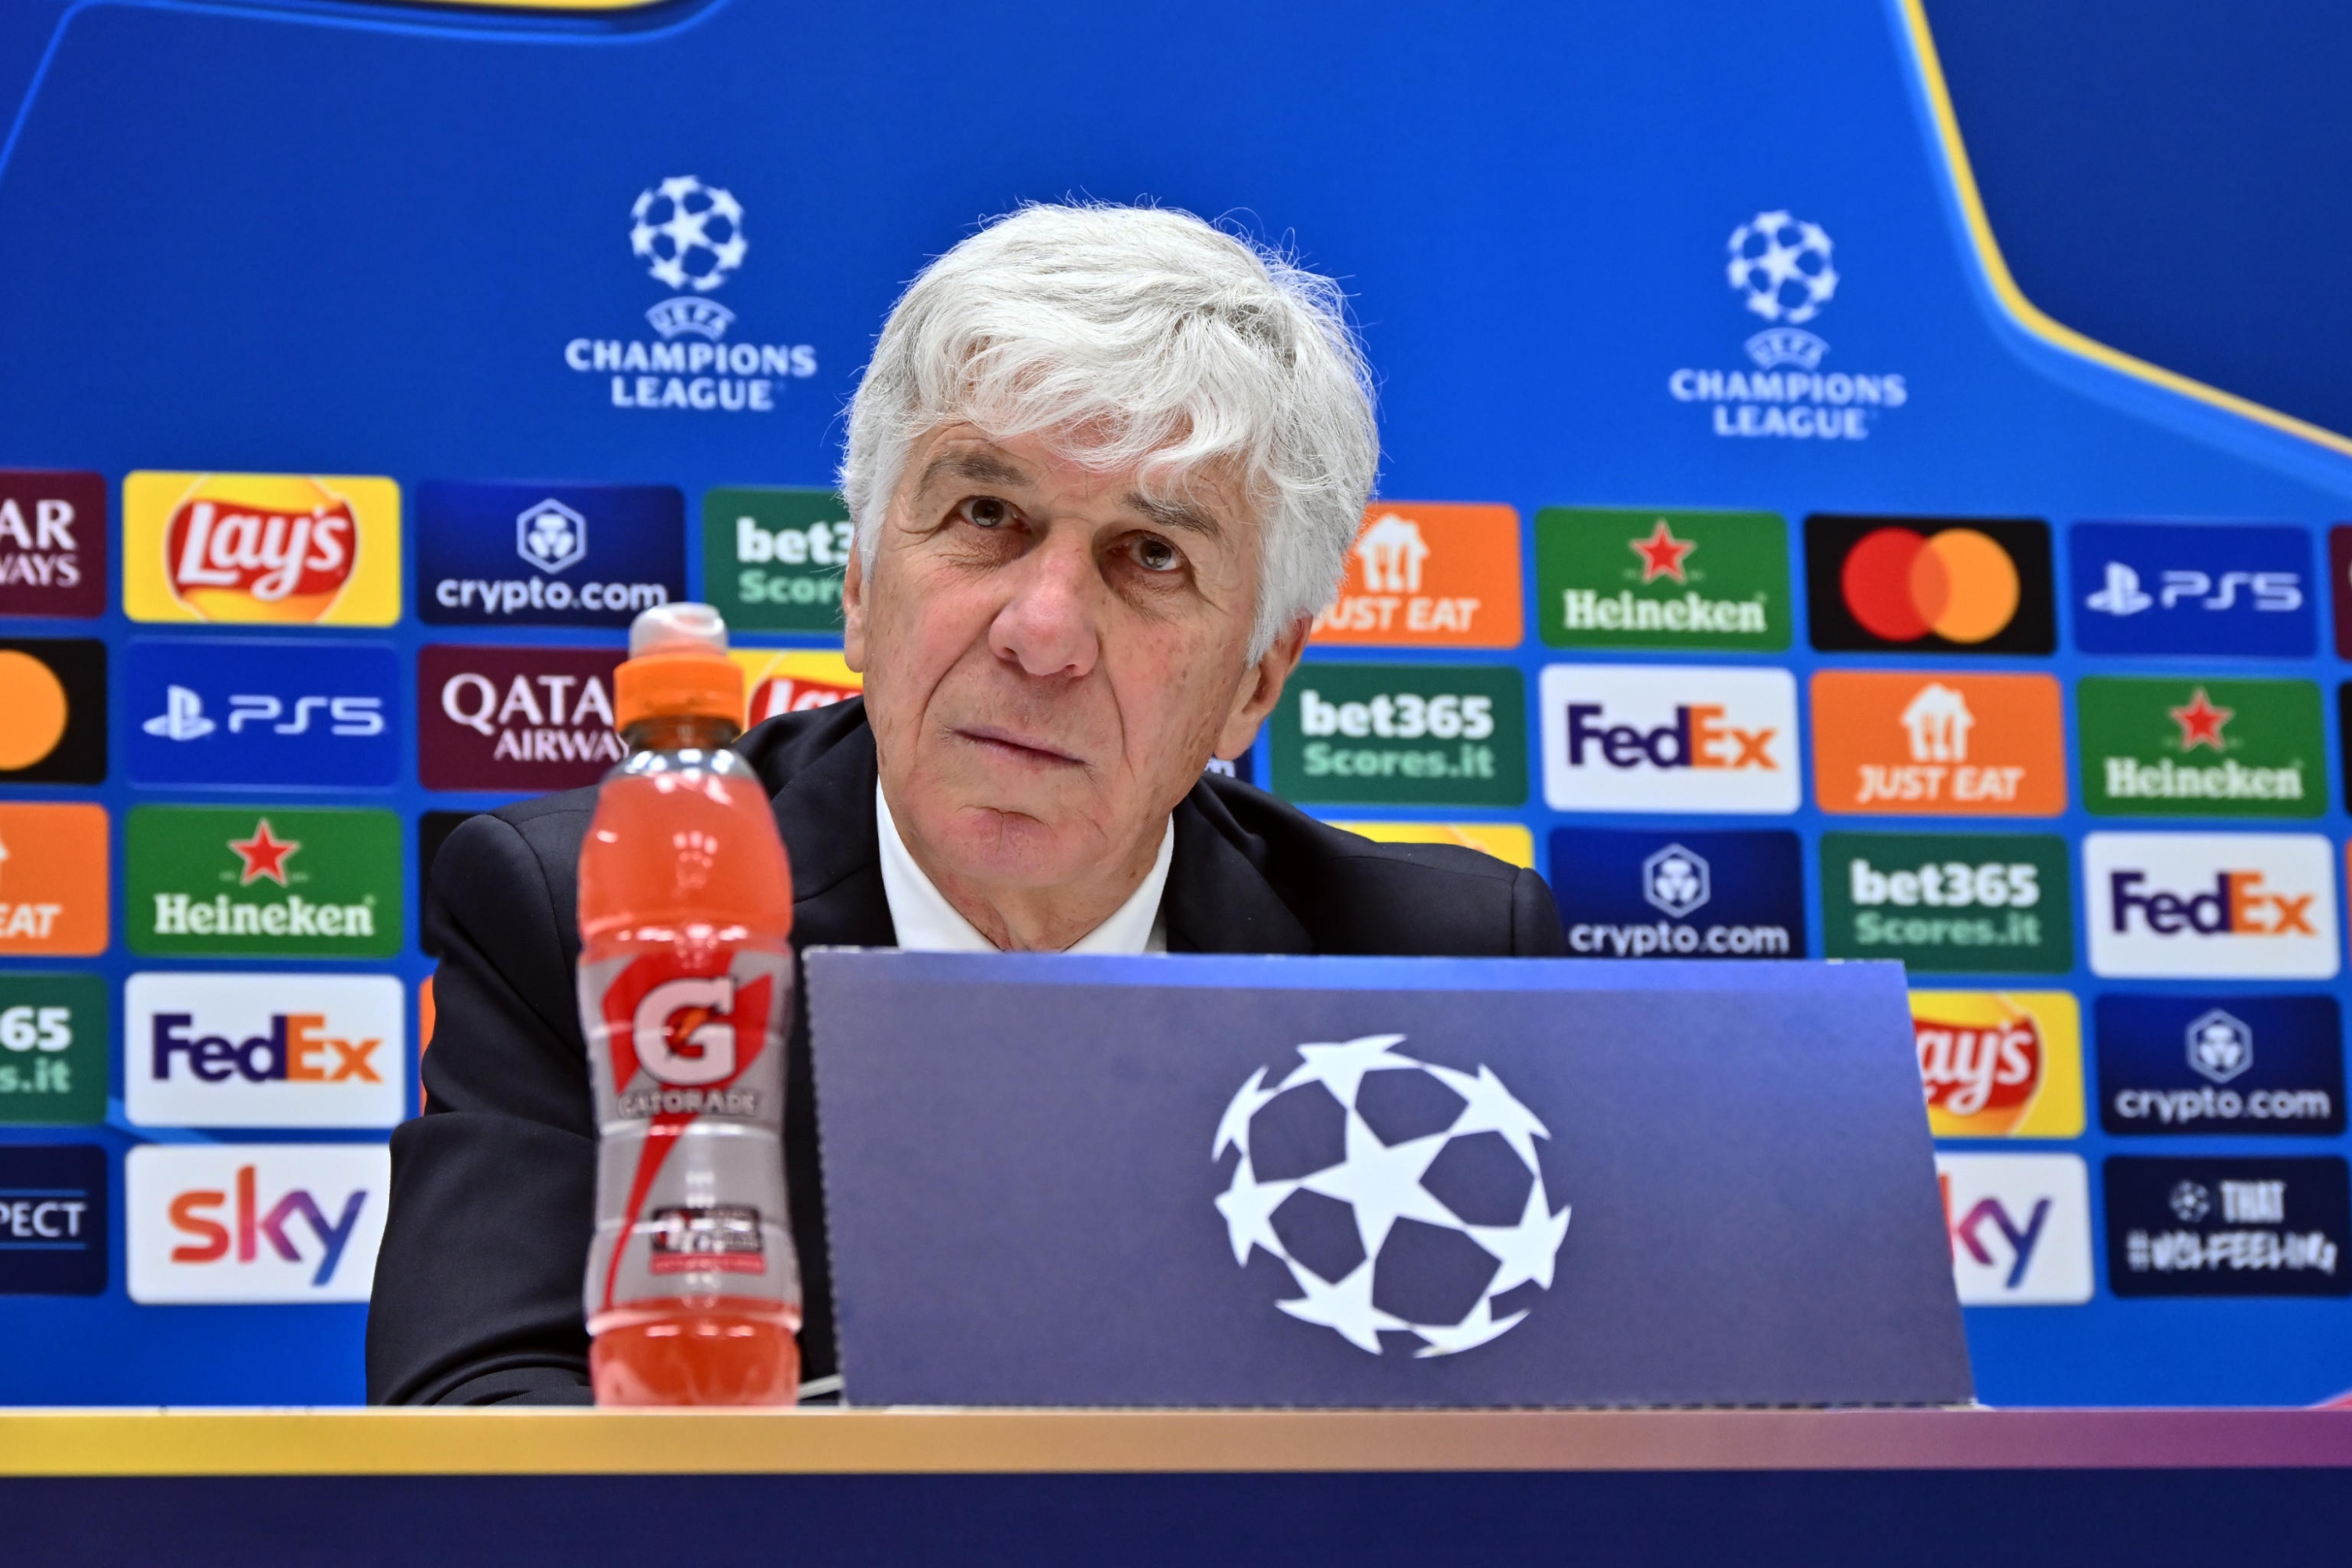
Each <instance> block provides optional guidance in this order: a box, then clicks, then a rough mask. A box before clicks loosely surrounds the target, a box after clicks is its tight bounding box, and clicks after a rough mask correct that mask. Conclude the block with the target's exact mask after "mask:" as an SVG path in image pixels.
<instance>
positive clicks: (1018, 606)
mask: <svg viewBox="0 0 2352 1568" xmlns="http://www.w3.org/2000/svg"><path fill="white" fill-rule="evenodd" d="M1071 532H1073V533H1075V532H1076V531H1075V530H1073V531H1071ZM1016 573H1017V581H1016V582H1015V584H1014V586H1013V596H1012V598H1011V599H1009V600H1008V601H1006V603H1005V605H1004V607H1003V609H1001V610H999V611H997V613H996V619H995V620H994V621H993V622H992V623H991V625H990V626H989V628H988V646H989V647H990V648H991V649H992V651H993V652H994V653H995V654H996V656H997V657H998V658H1004V659H1010V660H1012V661H1013V662H1014V663H1017V664H1018V665H1020V666H1021V669H1022V672H1023V673H1024V674H1026V675H1033V676H1037V677H1040V678H1050V677H1065V678H1068V679H1076V678H1078V677H1080V676H1083V675H1085V674H1087V672H1088V671H1090V670H1092V669H1093V668H1094V667H1095V660H1096V658H1097V657H1098V656H1099V654H1100V652H1101V647H1102V645H1101V641H1100V638H1099V637H1098V635H1097V626H1096V610H1097V606H1098V605H1099V604H1100V601H1101V595H1102V592H1103V582H1102V575H1101V574H1100V573H1099V572H1098V571H1097V569H1096V566H1095V559H1094V550H1093V547H1092V542H1091V541H1089V540H1087V539H1084V538H1067V539H1056V538H1054V537H1052V536H1050V535H1049V536H1048V537H1047V539H1046V541H1045V543H1043V544H1042V545H1040V546H1039V547H1038V548H1036V549H1034V550H1032V551H1031V552H1029V553H1028V555H1027V556H1026V557H1025V558H1024V560H1023V561H1022V562H1021V563H1020V566H1019V567H1018V568H1016Z"/></svg>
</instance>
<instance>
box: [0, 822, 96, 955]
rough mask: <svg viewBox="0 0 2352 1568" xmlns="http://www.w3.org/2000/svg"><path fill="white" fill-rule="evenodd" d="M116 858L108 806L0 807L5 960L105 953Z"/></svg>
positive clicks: (0, 948) (0, 945) (0, 919)
mask: <svg viewBox="0 0 2352 1568" xmlns="http://www.w3.org/2000/svg"><path fill="white" fill-rule="evenodd" d="M111 859H112V852H111V849H110V844H109V835H108V832H107V820H106V808H105V807H104V806H102V805H49V804H47V803H42V804H37V805H35V804H26V805H18V804H16V803H15V802H0V958H22V957H32V956H37V955H40V954H45V953H55V954H59V955H73V956H79V957H88V956H89V955H90V954H92V953H100V952H105V951H106V943H107V940H108V934H109V933H108V928H109V926H110V916H111V910H110V906H109V904H108V901H107V900H108V889H109V887H110V881H109V878H108V868H109V866H110V862H111Z"/></svg>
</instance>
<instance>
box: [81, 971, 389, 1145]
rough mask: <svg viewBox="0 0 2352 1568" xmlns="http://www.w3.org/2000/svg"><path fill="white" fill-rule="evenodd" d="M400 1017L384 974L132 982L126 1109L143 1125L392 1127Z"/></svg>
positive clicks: (126, 990) (127, 1003) (126, 996)
mask: <svg viewBox="0 0 2352 1568" xmlns="http://www.w3.org/2000/svg"><path fill="white" fill-rule="evenodd" d="M404 1008H405V1001H404V997H403V995H402V994H401V988H400V982H399V981H398V980H397V979H395V978H394V977H393V976H391V975H388V974H252V973H231V974H187V973H166V974H134V975H132V976H131V979H130V982H129V983H128V984H126V985H125V986H124V987H123V1015H124V1035H123V1062H122V1075H123V1096H122V1099H123V1109H124V1110H125V1112H126V1113H127V1115H128V1116H129V1118H130V1120H131V1122H132V1123H133V1124H134V1125H137V1126H142V1127H159V1126H160V1127H390V1126H392V1125H393V1124H394V1123H395V1122H397V1121H399V1120H400V1119H401V1115H402V1113H403V1112H404V1110H405V1109H406V1103H405V1093H406V1090H405V1083H406V1073H405V1071H404V1066H403V1063H404V1059H405V1052H404V1045H405V1039H406V1037H405V1035H404V1032H403V1026H404V1021H405V1016H406V1015H405V1011H404Z"/></svg>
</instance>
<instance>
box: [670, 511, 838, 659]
mask: <svg viewBox="0 0 2352 1568" xmlns="http://www.w3.org/2000/svg"><path fill="white" fill-rule="evenodd" d="M855 542H856V536H855V531H854V530H853V529H852V528H851V527H850V522H849V506H848V503H847V502H845V501H844V500H842V499H841V496H840V494H839V492H837V491H835V490H828V489H783V488H781V487H778V488H755V487H741V488H731V489H713V490H706V491H704V492H703V497H702V582H703V592H704V593H705V594H707V595H709V600H710V602H711V603H712V604H713V605H717V606H718V607H719V614H720V615H721V616H725V617H726V620H727V626H728V628H729V629H730V631H757V632H838V631H839V630H840V629H841V578H842V574H843V573H844V572H845V570H846V569H847V568H848V565H849V553H850V551H851V549H852V548H853V546H854V544H855Z"/></svg>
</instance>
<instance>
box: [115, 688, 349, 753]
mask: <svg viewBox="0 0 2352 1568" xmlns="http://www.w3.org/2000/svg"><path fill="white" fill-rule="evenodd" d="M292 701H293V706H292V707H291V708H290V709H289V707H288V706H287V700H286V699H284V698H279V697H274V696H269V695H266V694H259V693H250V692H241V693H238V694H236V695H234V696H232V697H230V698H229V700H228V732H229V733H230V734H232V735H239V734H243V733H244V732H245V731H246V730H247V728H248V727H251V726H254V725H266V726H267V727H268V732H269V733H271V734H273V735H308V734H313V733H317V732H319V731H324V732H325V733H328V734H331V735H348V736H353V737H364V736H370V735H381V734H383V698H381V697H313V696H305V697H297V698H294V699H293V700H292ZM313 721H317V722H318V730H316V731H314V730H313V728H312V723H313ZM140 728H141V729H142V730H143V731H146V732H147V733H148V734H150V735H154V736H158V737H160V738H162V739H163V740H166V741H201V740H203V739H204V738H205V736H207V735H209V734H211V733H213V731H215V730H218V729H219V728H220V725H219V724H218V723H216V722H215V721H214V720H213V719H212V718H210V717H209V716H208V715H206V713H205V700H204V698H203V697H202V696H200V695H198V694H197V693H196V692H194V691H192V690H190V689H188V688H187V687H184V686H176V685H175V686H172V687H169V688H167V689H165V691H164V693H163V711H162V712H161V713H158V714H156V715H155V716H154V717H153V718H152V719H150V720H148V721H146V722H145V723H143V724H142V725H141V726H140Z"/></svg>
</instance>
